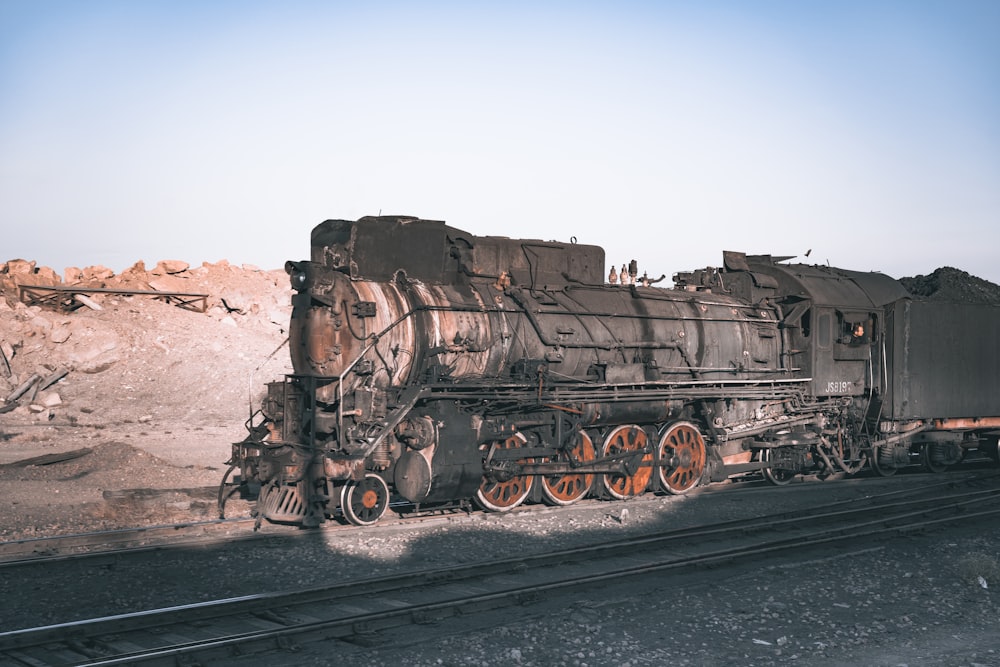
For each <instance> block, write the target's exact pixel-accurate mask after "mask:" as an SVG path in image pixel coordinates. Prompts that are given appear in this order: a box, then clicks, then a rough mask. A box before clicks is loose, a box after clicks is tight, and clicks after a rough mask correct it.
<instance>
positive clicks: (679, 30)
mask: <svg viewBox="0 0 1000 667" xmlns="http://www.w3.org/2000/svg"><path fill="white" fill-rule="evenodd" d="M997 34H1000V2H992V1H986V2H969V1H961V0H952V1H941V2H921V1H919V0H906V1H898V2H893V1H882V2H880V1H878V0H869V1H865V2H825V3H814V2H754V1H752V0H748V1H743V2H736V1H734V2H724V1H715V2H713V1H711V0H708V1H705V2H693V1H692V2H628V1H627V0H626V1H624V2H613V3H612V2H607V3H604V2H573V3H570V2H539V3H520V2H507V3H482V2H421V3H404V2H398V3H393V2H377V1H376V2H366V3H361V2H350V3H348V2H294V1H293V2H282V3H275V2H253V1H246V2H184V1H174V2H152V1H150V2H141V1H137V0H136V1H130V2H108V1H102V0H91V1H88V2H51V1H49V2H47V1H45V0H35V1H30V2H22V1H21V0H0V231H2V236H0V261H3V260H5V259H10V258H15V257H20V258H24V259H34V260H36V261H38V263H39V264H41V265H47V266H51V267H53V268H55V269H56V270H58V271H61V270H62V269H63V268H65V267H67V266H86V265H91V264H103V265H106V266H109V267H111V268H113V269H115V270H122V269H124V268H126V267H128V266H130V265H131V264H132V263H134V262H135V261H137V260H140V259H141V260H144V261H146V262H147V264H152V263H155V262H156V261H157V260H159V259H168V258H169V259H182V260H185V261H188V262H190V263H192V264H195V265H197V264H199V263H201V262H202V261H217V260H219V259H223V258H224V259H228V260H229V261H231V262H234V263H251V264H255V265H257V266H260V267H262V268H278V267H280V266H282V265H283V263H284V261H285V260H286V259H301V258H305V257H307V256H308V252H309V248H308V243H309V231H310V230H311V229H312V227H313V226H314V225H315V224H317V223H318V222H320V221H322V220H324V219H326V218H350V219H353V218H357V217H360V216H362V215H368V214H377V213H379V212H380V211H381V212H383V213H399V214H408V215H417V216H420V217H425V218H432V219H443V220H446V221H447V222H448V223H449V224H452V225H454V226H456V227H459V228H462V229H466V230H468V231H470V232H472V233H475V234H492V235H502V236H510V237H526V238H541V239H546V240H549V239H555V240H569V239H570V238H571V237H576V238H577V239H578V240H579V241H580V242H581V243H593V244H597V245H601V246H603V247H605V249H606V250H607V252H608V259H609V262H613V263H615V264H618V265H620V264H621V263H623V262H627V261H628V260H630V259H637V260H638V261H639V265H640V271H642V270H647V271H648V272H649V273H650V275H654V276H658V275H660V274H662V273H665V274H667V275H668V276H669V275H671V274H672V273H674V272H676V271H682V270H689V269H693V268H699V267H704V266H708V265H718V264H719V262H720V261H721V253H722V251H723V250H743V251H746V252H750V253H772V254H775V255H803V254H804V253H805V252H806V251H807V250H809V249H811V250H812V254H811V255H810V257H809V259H808V260H807V261H810V262H817V263H828V262H829V263H830V264H833V265H835V266H843V267H845V268H851V269H857V270H862V271H867V270H879V271H884V272H886V273H889V274H890V275H893V276H897V277H898V276H911V275H916V274H919V273H929V272H931V271H933V270H934V269H936V268H938V267H940V266H946V265H947V266H954V267H957V268H960V269H962V270H965V271H969V272H970V273H972V274H974V275H978V276H980V277H983V278H986V279H989V280H992V281H994V282H1000V263H998V262H997V255H998V253H997V241H998V240H1000V231H998V229H1000V40H998V39H997V38H996V35H997Z"/></svg>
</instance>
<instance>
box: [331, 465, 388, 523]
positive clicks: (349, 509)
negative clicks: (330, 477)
mask: <svg viewBox="0 0 1000 667" xmlns="http://www.w3.org/2000/svg"><path fill="white" fill-rule="evenodd" d="M340 508H341V509H342V510H343V512H344V518H345V519H347V520H348V521H349V522H350V523H353V524H354V525H355V526H370V525H372V524H373V523H375V522H376V521H378V520H379V519H381V518H382V515H383V514H385V511H386V510H387V509H389V486H388V485H387V484H386V483H385V480H384V479H382V478H381V477H379V476H378V475H376V474H375V473H371V472H370V473H368V474H367V475H365V478H364V479H362V480H361V481H360V482H354V481H351V482H348V483H347V484H345V485H344V486H343V488H342V489H341V490H340Z"/></svg>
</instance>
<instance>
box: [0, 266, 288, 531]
mask: <svg viewBox="0 0 1000 667" xmlns="http://www.w3.org/2000/svg"><path fill="white" fill-rule="evenodd" d="M25 284H27V285H64V286H65V285H73V286H76V287H87V288H98V289H103V290H125V291H154V290H155V291H161V292H164V291H165V292H185V293H195V294H205V295H207V298H206V300H205V303H206V306H207V308H206V310H205V312H197V311H192V310H187V309H184V308H180V307H177V306H175V305H171V304H168V303H165V302H163V301H161V300H159V299H156V298H153V297H152V296H150V295H131V296H129V295H123V294H117V293H114V292H88V293H84V294H83V299H82V301H84V302H85V303H86V304H87V305H82V304H81V302H80V301H81V300H77V301H74V300H72V295H71V294H70V295H69V297H68V300H69V303H70V304H72V305H74V306H78V307H76V308H75V309H74V310H72V311H69V312H67V311H65V310H56V309H53V308H49V307H44V308H43V307H40V306H37V305H34V306H27V305H25V304H24V303H22V302H21V301H20V300H19V286H20V285H25ZM0 288H2V294H0V352H2V356H0V488H3V493H0V498H2V500H0V503H2V507H0V509H2V510H3V512H2V514H3V517H4V518H3V519H0V539H5V535H6V536H10V535H12V534H24V532H25V531H28V532H37V533H45V532H46V531H49V530H58V531H59V532H75V531H76V530H79V529H83V528H87V527H94V526H93V525H92V524H93V523H94V520H100V521H105V520H108V521H110V520H111V519H108V516H105V515H106V514H107V513H105V512H103V509H101V508H103V507H104V505H106V504H107V502H106V497H107V496H108V495H109V494H114V493H117V492H118V491H120V490H122V489H132V488H189V487H198V486H201V485H207V484H214V483H217V482H218V481H219V479H220V478H221V475H222V471H223V470H224V468H225V466H224V465H223V463H224V462H225V460H226V459H227V457H228V454H229V447H230V444H231V443H232V442H233V441H236V440H239V439H241V438H242V437H243V435H244V429H243V423H244V421H245V420H246V419H247V417H248V416H249V412H250V410H249V404H250V401H251V400H253V401H254V404H255V405H259V398H260V396H261V393H262V389H263V384H264V382H266V381H268V380H271V379H274V378H277V377H280V376H281V375H282V374H284V373H285V372H288V370H289V369H288V352H287V349H285V348H282V349H278V348H279V347H281V345H282V343H283V342H284V340H285V337H286V330H287V326H288V318H289V315H290V305H289V303H290V292H291V289H290V286H289V283H288V277H287V275H286V274H285V273H284V271H263V270H260V269H257V268H256V267H252V266H241V267H238V266H233V265H231V264H229V263H227V262H225V261H223V262H219V263H215V264H207V263H206V264H203V265H202V266H199V267H196V268H191V267H189V266H188V265H187V264H186V263H184V262H178V261H162V262H159V263H158V264H157V265H156V266H155V267H153V268H151V269H146V267H145V266H144V265H143V264H142V263H141V262H140V263H137V264H136V265H135V266H133V267H131V268H129V269H128V270H126V271H124V272H122V273H121V274H118V275H115V274H114V273H113V272H111V271H110V270H108V269H105V268H103V267H88V268H87V269H83V270H78V269H68V270H67V271H66V273H65V275H64V276H62V277H60V276H58V275H56V274H55V272H54V271H52V270H51V269H48V268H46V267H36V266H35V264H34V263H33V262H27V261H23V260H13V261H9V262H7V263H6V264H0ZM276 350H277V352H275V351H276ZM84 450H86V451H85V453H84V454H83V455H81V456H79V457H78V458H75V459H72V460H71V461H63V462H54V463H53V462H50V463H48V464H45V462H44V461H43V462H41V463H29V464H27V465H25V464H23V463H19V462H23V461H24V460H25V459H29V458H33V457H37V456H46V455H53V454H59V453H66V452H74V453H79V452H81V451H84ZM56 458H58V457H56ZM185 502H186V501H185ZM181 504H183V502H182V503H181ZM175 509H176V508H175ZM111 514H114V513H113V512H112V513H111ZM113 518H114V517H112V519H113Z"/></svg>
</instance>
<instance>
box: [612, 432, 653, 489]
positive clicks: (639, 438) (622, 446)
mask: <svg viewBox="0 0 1000 667" xmlns="http://www.w3.org/2000/svg"><path fill="white" fill-rule="evenodd" d="M646 444H647V438H646V432H645V431H643V430H642V429H641V428H640V427H638V426H636V425H634V424H632V425H624V426H619V427H617V428H615V429H614V430H613V431H611V433H608V435H607V437H606V438H604V444H603V445H602V446H601V456H616V455H621V454H629V453H632V452H634V453H635V454H636V456H629V457H626V458H624V459H623V461H624V463H625V474H624V475H615V474H606V475H601V484H602V485H603V486H604V489H605V490H606V491H607V492H608V493H609V494H611V495H612V496H614V497H615V498H618V499H619V500H624V499H625V498H631V497H633V496H637V495H639V494H640V493H642V492H643V491H645V490H646V487H647V486H649V480H651V479H652V478H653V453H652V452H646V454H645V456H642V458H641V459H640V458H639V457H638V454H640V453H641V452H642V451H643V450H645V449H647V447H646Z"/></svg>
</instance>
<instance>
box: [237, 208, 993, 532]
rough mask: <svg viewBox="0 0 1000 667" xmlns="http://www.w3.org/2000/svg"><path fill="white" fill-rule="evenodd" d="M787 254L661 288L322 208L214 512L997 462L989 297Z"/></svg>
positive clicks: (517, 244)
mask: <svg viewBox="0 0 1000 667" xmlns="http://www.w3.org/2000/svg"><path fill="white" fill-rule="evenodd" d="M789 259H792V258H790V257H771V256H748V255H745V254H743V253H736V252H726V253H724V255H723V265H722V266H721V267H720V268H706V269H701V270H697V271H693V272H690V273H681V274H677V275H675V276H674V283H675V285H674V288H673V289H663V288H660V287H656V286H654V285H653V284H651V283H653V282H655V281H649V280H648V278H647V277H646V276H645V275H644V276H641V277H640V276H639V275H638V270H637V267H636V266H635V264H634V262H633V263H632V265H631V266H623V268H622V272H621V274H620V276H619V274H617V273H616V272H615V271H614V269H613V270H612V272H613V273H612V275H610V276H609V277H608V278H609V280H608V281H605V278H604V265H605V257H604V251H603V249H601V248H599V247H597V246H588V245H580V244H576V243H569V244H566V243H557V242H546V241H538V240H524V239H508V238H504V237H481V236H474V235H471V234H468V233H467V232H464V231H462V230H459V229H456V228H453V227H450V226H448V225H446V224H445V223H443V222H439V221H428V220H420V219H417V218H410V217H402V216H383V217H367V218H362V219H360V220H358V221H347V220H328V221H326V222H324V223H321V224H320V225H319V226H317V227H316V228H315V229H314V230H313V233H312V252H311V258H310V260H309V261H304V262H289V263H287V264H286V271H287V272H288V273H289V276H290V278H291V281H292V286H293V287H294V288H295V290H296V293H295V295H294V296H293V313H292V318H291V325H290V336H289V345H290V350H291V356H292V362H293V368H294V371H295V373H294V374H292V375H289V376H287V377H285V378H284V379H283V380H280V381H277V382H272V383H270V384H269V385H268V392H267V397H266V399H265V401H264V404H263V405H262V407H261V409H260V410H259V411H257V412H256V413H254V415H253V416H252V417H251V419H250V420H249V421H248V423H247V428H248V431H249V435H248V436H247V438H246V439H245V440H243V441H241V442H239V443H235V444H234V445H233V453H232V457H231V459H230V461H229V464H230V469H229V471H228V472H227V473H226V476H225V477H224V479H223V482H222V486H221V487H220V512H224V505H225V498H227V497H228V496H229V495H231V494H232V493H233V492H235V491H239V492H240V493H241V494H242V495H244V496H245V497H251V498H256V500H257V506H256V511H257V513H258V516H259V517H260V518H261V519H268V520H270V521H276V522H285V523H297V524H302V525H306V526H309V525H316V524H318V523H320V522H322V521H324V520H325V519H327V518H329V517H332V516H334V515H335V514H336V513H337V512H338V511H339V512H340V513H341V514H342V515H343V517H344V518H345V519H346V520H347V521H348V522H350V523H354V524H357V525H370V524H373V523H375V522H377V521H378V520H379V518H381V517H382V516H383V515H384V514H385V512H386V511H387V510H388V507H389V503H390V500H391V499H392V498H393V497H396V496H399V497H402V498H404V499H406V500H407V501H409V502H411V503H413V504H414V506H415V507H417V508H420V507H427V506H438V505H454V504H460V505H465V504H467V503H468V502H469V501H470V500H474V501H475V502H476V504H477V505H479V506H480V507H482V508H484V509H486V510H490V511H507V510H510V509H512V508H514V507H517V506H518V505H520V504H521V503H522V502H525V501H526V500H532V501H545V502H548V503H551V504H555V505H568V504H571V503H573V502H576V501H578V500H580V499H581V498H583V497H586V496H587V495H591V494H593V495H598V496H602V497H609V498H616V499H627V498H630V497H633V496H636V495H638V494H640V493H643V492H645V491H646V490H648V489H651V490H653V491H655V492H666V493H674V494H680V493H686V492H689V491H690V490H691V489H693V488H695V487H696V486H698V485H699V484H703V483H707V482H710V481H721V480H724V479H726V478H728V477H731V476H733V475H742V474H748V473H755V472H759V473H761V474H763V475H764V476H765V477H766V478H767V479H768V480H769V481H771V482H772V483H775V484H786V483H788V482H790V481H791V480H792V479H793V478H794V477H795V476H796V475H799V474H803V473H806V472H816V473H819V474H821V475H829V474H833V473H835V472H845V473H855V472H858V471H859V470H861V469H862V468H864V467H865V466H866V465H869V466H870V467H872V469H874V470H875V471H876V472H878V473H880V474H892V473H894V472H895V471H896V470H897V469H898V468H899V467H901V466H903V465H907V464H909V463H911V462H912V461H914V460H919V461H921V462H922V463H923V464H924V465H925V467H927V468H928V469H931V470H943V469H944V468H946V467H947V466H948V465H951V464H953V463H955V462H957V461H958V460H960V459H961V458H962V456H963V455H964V453H965V451H967V450H969V449H977V448H978V449H983V450H984V451H986V452H987V453H989V454H991V456H993V457H994V458H996V450H997V445H996V442H997V437H996V436H997V433H998V432H1000V431H998V429H1000V406H998V405H997V403H998V401H1000V391H997V390H998V389H1000V386H998V384H1000V373H998V372H997V370H1000V359H998V356H1000V351H998V350H1000V346H998V345H997V335H998V334H997V331H1000V326H997V325H1000V309H998V308H992V307H986V306H981V307H973V306H961V307H959V306H954V305H951V306H949V307H948V308H947V309H945V311H941V310H940V309H936V308H935V307H934V306H931V305H927V304H922V303H919V302H913V301H912V300H911V299H910V298H909V295H908V294H907V292H906V291H905V290H904V289H903V287H902V286H901V285H900V284H899V283H898V282H897V281H895V280H893V279H891V278H889V277H888V276H885V275H882V274H879V273H861V272H854V271H845V270H841V269H834V268H830V267H822V266H809V265H803V264H787V263H786V262H787V260H789ZM612 279H613V280H614V284H611V282H610V281H611V280H612ZM942 312H943V314H944V315H946V316H947V317H946V318H945V320H944V321H943V322H942V321H937V320H938V316H939V315H941V314H942ZM931 321H934V322H935V325H934V326H933V327H931V326H930V325H929V322H931ZM969 322H975V323H976V328H975V329H970V328H969V327H968V323H969ZM914 330H917V331H918V332H923V333H922V334H919V335H918V334H914ZM932 330H933V332H934V333H935V334H936V335H929V333H930V332H931V331H932ZM942 330H944V333H945V336H946V337H945V339H944V340H946V341H947V343H945V345H944V346H943V345H942V344H941V340H942V339H941V337H940V334H941V333H942ZM971 338H975V341H974V342H969V343H968V344H966V341H965V339H971ZM942 350H951V352H947V353H942ZM960 350H963V351H960ZM968 350H974V353H975V355H977V356H976V357H975V359H976V363H974V364H973V363H971V359H970V356H969V353H968ZM956 360H957V361H958V362H960V363H961V368H962V371H960V372H958V371H955V369H954V368H951V369H950V370H947V369H948V368H949V366H954V363H953V362H955V361H956ZM921 373H924V374H928V375H929V377H930V379H931V381H932V382H933V381H935V380H937V379H939V378H946V379H948V380H949V381H951V382H953V383H954V382H955V381H956V377H955V376H956V374H960V375H959V377H960V378H961V379H960V382H961V383H962V386H963V387H964V388H966V391H962V392H957V395H960V396H973V395H974V396H975V397H977V398H976V399H975V400H970V401H965V400H955V395H956V393H954V392H953V393H952V394H949V395H948V397H947V398H944V397H939V396H938V394H936V393H935V392H932V391H929V390H926V389H920V388H915V387H918V385H915V384H914V382H913V379H914V377H915V376H918V375H920V374H921ZM970 410H971V412H970ZM236 471H238V474H237V475H236V476H235V477H231V475H232V474H233V473H236Z"/></svg>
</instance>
